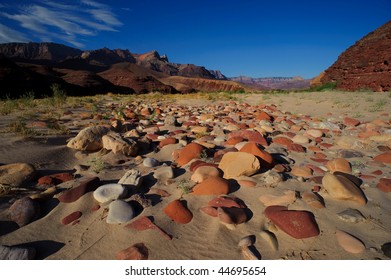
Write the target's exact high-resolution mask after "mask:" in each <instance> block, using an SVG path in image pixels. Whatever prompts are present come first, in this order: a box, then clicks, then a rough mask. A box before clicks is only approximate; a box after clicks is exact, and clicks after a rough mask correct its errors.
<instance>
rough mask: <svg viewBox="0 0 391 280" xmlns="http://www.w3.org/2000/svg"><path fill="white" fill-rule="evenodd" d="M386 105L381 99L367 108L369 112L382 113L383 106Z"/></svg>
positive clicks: (385, 101)
mask: <svg viewBox="0 0 391 280" xmlns="http://www.w3.org/2000/svg"><path fill="white" fill-rule="evenodd" d="M386 104H387V100H386V99H384V98H382V99H379V100H377V101H376V103H375V104H373V105H372V106H371V108H369V112H379V111H382V110H383V108H384V106H385V105H386Z"/></svg>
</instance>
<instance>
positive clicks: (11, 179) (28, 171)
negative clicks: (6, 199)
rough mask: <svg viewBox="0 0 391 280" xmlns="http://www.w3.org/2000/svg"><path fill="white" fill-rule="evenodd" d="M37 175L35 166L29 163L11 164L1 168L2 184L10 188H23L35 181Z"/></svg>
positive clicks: (0, 179)
mask: <svg viewBox="0 0 391 280" xmlns="http://www.w3.org/2000/svg"><path fill="white" fill-rule="evenodd" d="M35 175H36V170H35V168H34V166H32V165H31V164H28V163H11V164H6V165H2V166H0V184H1V185H4V186H9V187H21V186H22V185H23V184H25V183H28V182H29V181H31V180H33V179H34V177H35Z"/></svg>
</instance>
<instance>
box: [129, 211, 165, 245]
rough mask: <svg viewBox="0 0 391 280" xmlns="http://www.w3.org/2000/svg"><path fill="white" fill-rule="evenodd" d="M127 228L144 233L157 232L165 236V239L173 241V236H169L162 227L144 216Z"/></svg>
mask: <svg viewBox="0 0 391 280" xmlns="http://www.w3.org/2000/svg"><path fill="white" fill-rule="evenodd" d="M125 227H126V228H130V229H134V230H138V231H144V230H149V229H151V230H156V231H157V232H159V233H160V234H161V235H163V237H164V238H166V239H167V240H171V239H172V238H171V236H169V235H168V234H167V233H166V232H164V231H163V230H162V229H161V228H160V227H158V226H157V225H155V224H154V223H153V222H152V221H151V220H150V219H149V218H148V217H146V216H142V217H140V218H138V219H137V220H135V221H133V222H131V223H130V224H128V225H126V226H125Z"/></svg>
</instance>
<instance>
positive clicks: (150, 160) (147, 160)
mask: <svg viewBox="0 0 391 280" xmlns="http://www.w3.org/2000/svg"><path fill="white" fill-rule="evenodd" d="M159 164H160V162H159V161H158V160H157V159H154V158H150V157H147V158H145V159H144V161H143V165H144V166H145V167H156V166H158V165H159Z"/></svg>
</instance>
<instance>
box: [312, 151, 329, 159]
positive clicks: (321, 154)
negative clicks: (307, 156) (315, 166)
mask: <svg viewBox="0 0 391 280" xmlns="http://www.w3.org/2000/svg"><path fill="white" fill-rule="evenodd" d="M315 157H316V158H321V159H324V158H327V156H326V155H325V154H324V153H319V152H318V153H315Z"/></svg>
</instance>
